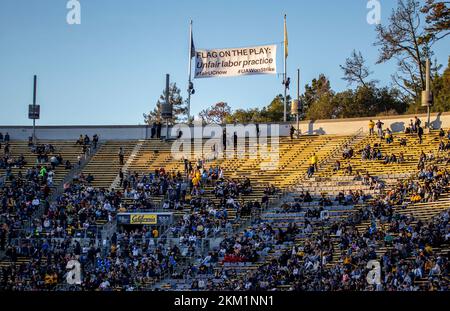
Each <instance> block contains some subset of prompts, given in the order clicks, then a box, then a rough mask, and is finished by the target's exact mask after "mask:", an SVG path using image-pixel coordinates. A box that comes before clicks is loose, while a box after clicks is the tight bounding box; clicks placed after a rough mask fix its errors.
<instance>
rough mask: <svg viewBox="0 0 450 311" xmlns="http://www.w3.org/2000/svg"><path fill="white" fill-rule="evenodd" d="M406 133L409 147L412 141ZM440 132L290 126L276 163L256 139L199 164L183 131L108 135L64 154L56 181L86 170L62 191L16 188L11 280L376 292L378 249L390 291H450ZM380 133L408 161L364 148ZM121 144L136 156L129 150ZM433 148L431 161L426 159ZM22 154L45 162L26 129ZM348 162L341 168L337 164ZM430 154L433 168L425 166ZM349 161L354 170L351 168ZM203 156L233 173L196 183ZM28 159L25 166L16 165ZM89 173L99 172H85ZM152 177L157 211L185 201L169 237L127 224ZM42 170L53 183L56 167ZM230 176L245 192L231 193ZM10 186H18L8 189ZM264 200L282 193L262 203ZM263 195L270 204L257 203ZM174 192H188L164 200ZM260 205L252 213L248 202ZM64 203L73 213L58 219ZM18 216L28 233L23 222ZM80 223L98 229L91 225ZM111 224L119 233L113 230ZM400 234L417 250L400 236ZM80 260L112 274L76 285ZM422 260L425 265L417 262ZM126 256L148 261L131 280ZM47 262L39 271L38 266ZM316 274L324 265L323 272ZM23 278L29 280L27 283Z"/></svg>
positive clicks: (58, 144) (10, 224) (8, 246)
mask: <svg viewBox="0 0 450 311" xmlns="http://www.w3.org/2000/svg"><path fill="white" fill-rule="evenodd" d="M402 138H405V139H406V141H407V143H406V146H401V145H400V139H402ZM205 142H206V141H203V142H202V144H204V143H205ZM439 142H440V138H439V134H438V131H432V132H431V133H430V134H427V135H425V136H424V139H423V142H422V143H421V144H419V142H418V139H417V137H416V136H415V135H414V134H403V133H395V134H394V141H393V142H392V143H386V141H385V140H384V138H383V139H380V138H379V137H377V136H369V135H365V134H362V133H361V132H358V133H355V134H354V135H304V136H300V137H299V138H293V139H290V138H288V137H280V140H279V152H278V157H279V161H278V163H277V165H276V166H275V167H270V161H267V159H264V158H262V157H261V156H260V155H258V156H257V157H255V158H251V157H250V155H249V151H248V149H246V151H245V152H244V156H243V157H238V158H236V157H233V158H225V159H220V158H213V159H207V160H205V159H204V158H203V159H200V160H201V161H200V162H201V164H200V166H198V167H197V165H198V164H197V161H198V160H199V159H198V158H197V156H196V154H195V153H194V150H192V152H191V157H190V159H189V160H190V161H192V166H193V167H194V168H193V172H186V171H185V166H184V161H183V160H175V159H174V158H173V157H172V154H171V143H170V142H165V141H162V140H157V139H151V140H140V141H139V140H127V141H104V142H101V143H100V144H99V146H98V148H97V149H95V150H91V154H90V157H89V159H88V161H87V163H85V164H83V165H82V166H81V167H80V169H79V170H78V171H77V170H75V172H73V171H69V170H65V169H64V165H58V166H56V168H55V178H54V186H56V185H60V183H61V182H62V181H63V180H64V179H65V178H66V177H67V176H66V175H67V174H69V173H70V172H71V173H73V177H76V178H75V180H73V181H71V182H70V183H68V185H65V186H64V192H63V193H62V194H61V195H62V197H58V198H53V197H51V196H48V197H42V196H40V195H39V194H38V193H39V192H36V194H35V195H34V197H29V198H27V200H23V198H21V197H20V196H15V197H14V200H10V199H9V198H8V199H4V200H3V203H2V204H3V205H2V208H3V210H2V219H3V227H2V241H3V242H2V243H3V248H2V250H1V251H0V256H2V259H1V261H0V281H1V282H2V283H1V284H2V285H1V286H2V288H3V289H8V290H31V289H38V290H80V289H81V288H84V289H87V290H96V289H100V290H108V289H112V290H132V289H135V290H153V289H156V288H158V289H163V290H175V289H176V290H180V289H187V290H205V289H209V290H216V289H233V290H250V289H252V290H254V289H276V290H374V289H376V288H377V286H371V285H367V284H366V283H364V284H363V281H362V279H363V278H362V277H361V275H362V274H363V273H365V272H367V268H366V267H365V265H366V263H367V261H368V260H369V259H377V260H380V261H381V262H382V263H383V269H385V271H383V272H384V273H386V275H388V277H387V278H386V279H385V280H384V281H382V284H381V285H380V286H381V287H382V288H383V289H385V290H387V289H392V290H430V289H447V290H448V286H449V282H448V280H449V279H448V251H449V245H448V238H449V234H448V232H449V231H448V208H449V206H450V194H449V192H448V187H449V185H448V182H449V173H448V171H447V170H448V167H449V163H450V161H448V160H449V159H448V156H447V154H446V152H438V146H439ZM39 143H40V144H51V145H52V146H54V148H55V151H54V152H52V153H50V154H49V155H50V156H51V155H53V154H61V155H62V157H63V159H64V161H65V160H66V159H67V160H70V162H71V163H74V164H75V163H76V162H77V160H78V156H79V155H80V148H81V147H80V146H77V145H75V143H74V141H72V142H63V141H39ZM380 143H381V146H379V147H378V146H377V148H380V151H381V152H382V154H383V156H384V155H389V156H390V155H392V154H396V155H397V156H399V154H400V152H402V153H403V155H404V158H405V160H404V161H402V162H401V163H398V162H395V163H388V164H384V163H383V160H373V159H372V160H370V159H362V156H361V154H362V152H363V149H364V148H366V146H367V145H370V146H371V147H373V146H374V144H380ZM120 147H122V148H123V150H124V164H123V165H120V163H119V158H118V150H119V148H120ZM247 147H248V144H247ZM261 147H262V146H258V148H261ZM228 148H230V146H228ZM271 148H272V147H269V151H270V150H271ZM348 148H352V149H353V150H354V154H353V155H352V156H351V157H350V158H348V159H344V157H343V155H342V153H343V151H344V150H347V149H348ZM422 151H423V152H424V153H425V159H422V160H421V153H422ZM430 153H433V155H434V156H433V157H431V156H430ZM20 154H23V155H24V158H25V160H26V162H27V164H26V165H25V166H24V167H23V168H22V169H21V170H23V171H25V170H26V169H27V168H32V167H33V166H34V165H35V164H36V162H35V161H36V155H35V154H33V153H32V152H31V151H30V148H29V146H28V143H27V142H23V141H12V142H11V155H12V156H13V157H16V156H18V155H20ZM313 155H316V156H317V158H318V159H319V161H318V171H315V172H314V174H313V175H312V177H310V178H309V177H308V176H307V170H308V168H309V167H310V166H311V157H312V156H313ZM427 155H428V157H427ZM336 160H339V161H340V163H341V169H340V170H335V169H334V167H335V161H336ZM421 161H422V164H423V166H422V167H420V165H419V166H418V163H419V162H421ZM43 164H44V163H43ZM47 164H48V163H47ZM349 164H350V165H351V166H352V168H353V170H352V172H351V173H348V172H346V171H345V168H346V167H347V166H348V165H349ZM267 165H269V167H268V166H267ZM196 167H197V168H198V169H203V170H204V171H205V172H213V171H214V170H216V171H217V170H221V171H222V172H223V177H224V180H225V182H223V183H222V182H220V181H218V180H217V179H211V176H209V175H208V174H209V173H208V174H207V175H208V176H207V178H205V180H202V181H200V182H199V184H198V186H196V185H193V184H192V181H193V179H194V178H196V173H195V172H196V171H197V170H196ZM209 168H211V171H209ZM18 171H19V169H18V168H12V171H11V173H12V174H13V175H17V174H18ZM119 171H122V172H123V177H122V180H121V179H120V178H119ZM4 173H5V171H4V170H2V171H0V174H4ZM80 173H82V174H81V176H82V177H80ZM421 173H423V175H421ZM427 174H428V175H427ZM87 175H92V176H93V177H94V179H93V180H92V181H88V180H85V178H86V176H87ZM150 175H151V177H149V178H151V182H150V183H154V185H156V188H155V189H156V190H155V192H154V193H152V194H151V195H148V194H147V195H148V197H149V200H150V201H151V203H152V204H151V205H149V206H151V207H150V210H152V211H172V212H174V216H175V221H174V224H173V225H172V226H169V227H168V228H166V230H167V231H166V232H159V233H158V234H157V235H156V236H155V235H154V233H153V231H152V230H153V229H154V228H153V229H152V227H151V226H149V227H148V228H147V229H146V228H145V227H144V228H140V229H137V228H133V230H132V231H127V230H124V229H123V228H119V227H118V226H117V225H116V224H115V222H116V219H115V216H116V214H117V212H126V211H136V210H137V211H143V210H145V208H144V207H143V206H144V205H143V203H142V202H144V201H146V200H147V199H142V197H141V196H140V195H144V194H145V193H148V191H147V190H144V189H143V188H140V187H141V186H139V183H142V180H143V178H147V176H150ZM366 175H367V176H366ZM124 180H126V183H125V185H126V187H125V186H124V182H123V181H124ZM183 181H184V182H188V189H189V191H188V193H187V194H186V198H185V200H180V199H179V198H177V199H173V198H172V197H171V196H170V194H171V193H173V192H171V190H168V191H167V192H166V191H162V190H160V188H162V187H163V184H165V183H166V182H167V184H168V185H170V187H172V186H173V187H176V186H177V184H179V183H182V182H183ZM35 182H37V181H35ZM39 182H41V183H42V185H45V183H46V179H45V176H44V177H43V178H42V180H39ZM146 182H148V181H146ZM9 183H10V182H9V181H8V182H7V184H6V185H5V186H7V185H9ZM19 185H20V184H19ZM244 185H247V186H244ZM250 185H251V186H250ZM170 187H168V188H170ZM219 188H225V189H229V190H230V191H231V193H234V195H231V194H226V195H221V194H218V192H217V190H218V189H219ZM100 189H102V190H100ZM193 189H196V190H195V191H193ZM236 189H239V190H236ZM271 189H272V190H271ZM8 191H9V190H8ZM0 194H1V195H2V196H3V197H5V198H7V193H6V192H0ZM417 196H418V198H417ZM233 197H234V198H233ZM33 198H39V199H40V204H41V205H42V206H43V214H40V215H34V214H33V217H36V216H37V217H36V218H37V219H38V221H35V222H33V219H31V218H33V217H30V215H28V214H26V215H27V216H23V215H22V214H23V213H21V210H20V208H19V207H18V206H17V205H16V203H17V202H21V201H20V200H23V201H24V206H26V205H27V204H29V201H30V200H32V199H33ZM74 198H77V199H78V198H80V199H81V200H80V201H77V200H74ZM229 198H233V200H232V201H231V203H230V202H228V201H227V200H228V199H229ZM263 198H265V200H269V202H270V204H267V205H264V204H262V203H264V202H265V201H264V200H263ZM53 200H56V201H55V202H60V203H59V208H53V206H54V204H56V203H55V202H54V201H53ZM59 200H63V201H59ZM64 200H69V201H64ZM196 200H197V201H196ZM179 201H182V202H179ZM255 201H257V202H258V205H253V204H254V203H253V202H255ZM61 202H72V203H63V204H62V203H61ZM167 202H170V203H181V204H180V207H179V208H173V207H172V208H171V207H170V205H167V206H165V207H164V203H167ZM65 204H68V205H72V204H73V207H72V208H74V211H75V212H77V214H80V213H81V214H80V215H82V216H81V218H80V216H76V217H72V216H71V214H70V213H67V211H63V210H62V209H61V207H62V206H64V208H65ZM248 204H250V205H248ZM247 206H250V211H246V210H245V208H246V207H247ZM255 206H259V207H258V208H255ZM63 214H64V215H66V214H67V215H68V216H69V217H70V218H71V220H70V221H72V223H73V225H70V226H69V225H66V224H70V223H71V222H70V221H67V219H64V221H62V218H60V219H58V218H57V217H56V216H58V215H63ZM84 214H86V215H87V216H86V218H84V216H83V215H84ZM17 215H22V216H20V217H22V218H20V219H22V222H17V221H16V220H17V219H16V218H15V217H17ZM224 215H226V216H224ZM25 218H26V220H24V219H25ZM46 222H47V226H45V223H46ZM48 223H50V224H48ZM40 227H45V228H44V230H42V228H41V229H39V228H40ZM69 227H71V229H70V228H69ZM200 227H201V229H200ZM12 228H15V229H18V228H21V229H20V230H22V231H20V232H21V233H20V234H12V232H13V231H12V230H10V229H12ZM94 228H95V229H94ZM205 228H208V229H207V230H208V231H207V232H205ZM436 228H439V230H440V231H438V232H437V231H436V230H437V229H436ZM38 229H39V232H40V234H36V230H38ZM69 229H70V230H69ZM78 229H86V230H88V231H90V232H91V235H89V236H86V235H78V234H77V232H78V231H77V230H78ZM108 230H109V235H108V239H107V240H105V236H102V234H103V233H101V232H106V231H108ZM43 232H46V234H43ZM430 232H432V233H433V234H431V233H430ZM422 236H423V238H421V237H422ZM422 240H423V241H422ZM104 241H106V244H104ZM149 241H153V243H150V242H149ZM399 241H401V242H402V243H404V244H405V245H408V248H407V249H403V248H402V247H399V244H398V243H399ZM206 242H207V243H206ZM63 254H66V255H63ZM73 258H77V259H79V260H82V264H83V267H84V268H85V269H86V270H87V271H91V272H95V273H98V278H96V279H92V277H89V278H88V279H86V280H85V282H84V283H83V286H72V287H70V286H67V285H66V284H65V278H64V276H65V275H66V273H67V271H66V269H65V264H66V263H67V261H68V260H70V259H73ZM387 260H389V264H386V262H387ZM418 261H420V262H421V263H420V265H419V266H420V269H419V270H420V272H418V271H416V270H417V269H418V268H417V267H416V266H417V265H418V264H417V262H418ZM126 262H128V263H131V262H135V266H134V267H133V268H132V269H131V270H130V271H129V273H127V281H126V282H123V280H122V279H120V278H118V277H111V276H108V275H111V274H108V273H106V272H107V271H114V273H115V274H117V273H119V274H120V273H123V272H121V271H122V269H121V268H120V265H121V264H122V263H126ZM404 266H407V267H408V268H404ZM414 267H415V268H414ZM33 269H35V270H36V271H38V272H37V275H33V276H31V274H30V271H32V270H33ZM398 269H404V272H405V273H406V274H407V275H408V278H409V279H406V277H405V275H402V276H401V277H400V276H398V275H397V274H395V275H394V272H398ZM415 269H416V270H415ZM402 271H403V270H402ZM411 273H412V274H414V275H412V274H411ZM225 275H226V278H225V277H224V276H225ZM314 275H322V276H323V281H321V280H318V279H317V278H315V277H314ZM300 276H301V278H300ZM405 279H406V280H405ZM14 280H16V281H17V280H20V281H19V283H18V284H15V283H14V282H16V281H14ZM393 280H395V282H394V281H393ZM338 283H339V284H338ZM341 283H342V284H341Z"/></svg>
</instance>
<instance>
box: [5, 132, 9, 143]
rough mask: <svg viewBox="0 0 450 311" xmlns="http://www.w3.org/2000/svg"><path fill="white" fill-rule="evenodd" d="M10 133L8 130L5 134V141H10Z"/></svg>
mask: <svg viewBox="0 0 450 311" xmlns="http://www.w3.org/2000/svg"><path fill="white" fill-rule="evenodd" d="M9 139H10V138H9V133H8V132H6V134H5V143H8V142H9Z"/></svg>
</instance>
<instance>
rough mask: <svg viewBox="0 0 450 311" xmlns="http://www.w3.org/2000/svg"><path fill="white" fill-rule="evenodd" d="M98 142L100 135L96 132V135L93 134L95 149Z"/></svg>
mask: <svg viewBox="0 0 450 311" xmlns="http://www.w3.org/2000/svg"><path fill="white" fill-rule="evenodd" d="M97 144H98V135H97V134H94V136H92V145H93V147H94V149H97Z"/></svg>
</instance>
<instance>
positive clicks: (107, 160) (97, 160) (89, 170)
mask: <svg viewBox="0 0 450 311" xmlns="http://www.w3.org/2000/svg"><path fill="white" fill-rule="evenodd" d="M136 143H137V141H135V140H133V141H106V142H105V143H103V144H101V145H100V146H99V147H98V151H97V152H96V153H95V155H94V156H93V157H92V159H91V160H90V161H89V163H88V164H87V165H86V166H85V167H84V169H83V174H84V175H85V176H87V175H88V174H91V175H92V176H93V177H94V181H93V182H92V186H94V187H99V188H109V187H110V186H111V184H112V183H113V181H114V179H115V178H116V176H117V175H118V174H119V171H120V169H121V168H122V165H120V162H119V149H120V147H122V148H123V153H124V163H125V162H126V161H127V159H128V157H129V156H130V154H131V152H132V150H133V148H134V147H135V146H136Z"/></svg>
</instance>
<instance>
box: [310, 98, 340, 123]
mask: <svg viewBox="0 0 450 311" xmlns="http://www.w3.org/2000/svg"><path fill="white" fill-rule="evenodd" d="M336 108H337V106H336V102H335V98H334V94H333V93H332V92H329V93H324V94H323V95H321V96H320V98H319V99H318V100H316V101H314V102H313V103H312V105H311V106H309V107H308V111H307V112H306V117H307V118H308V119H310V120H318V119H335V118H337V116H338V113H339V111H338V110H337V109H336Z"/></svg>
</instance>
